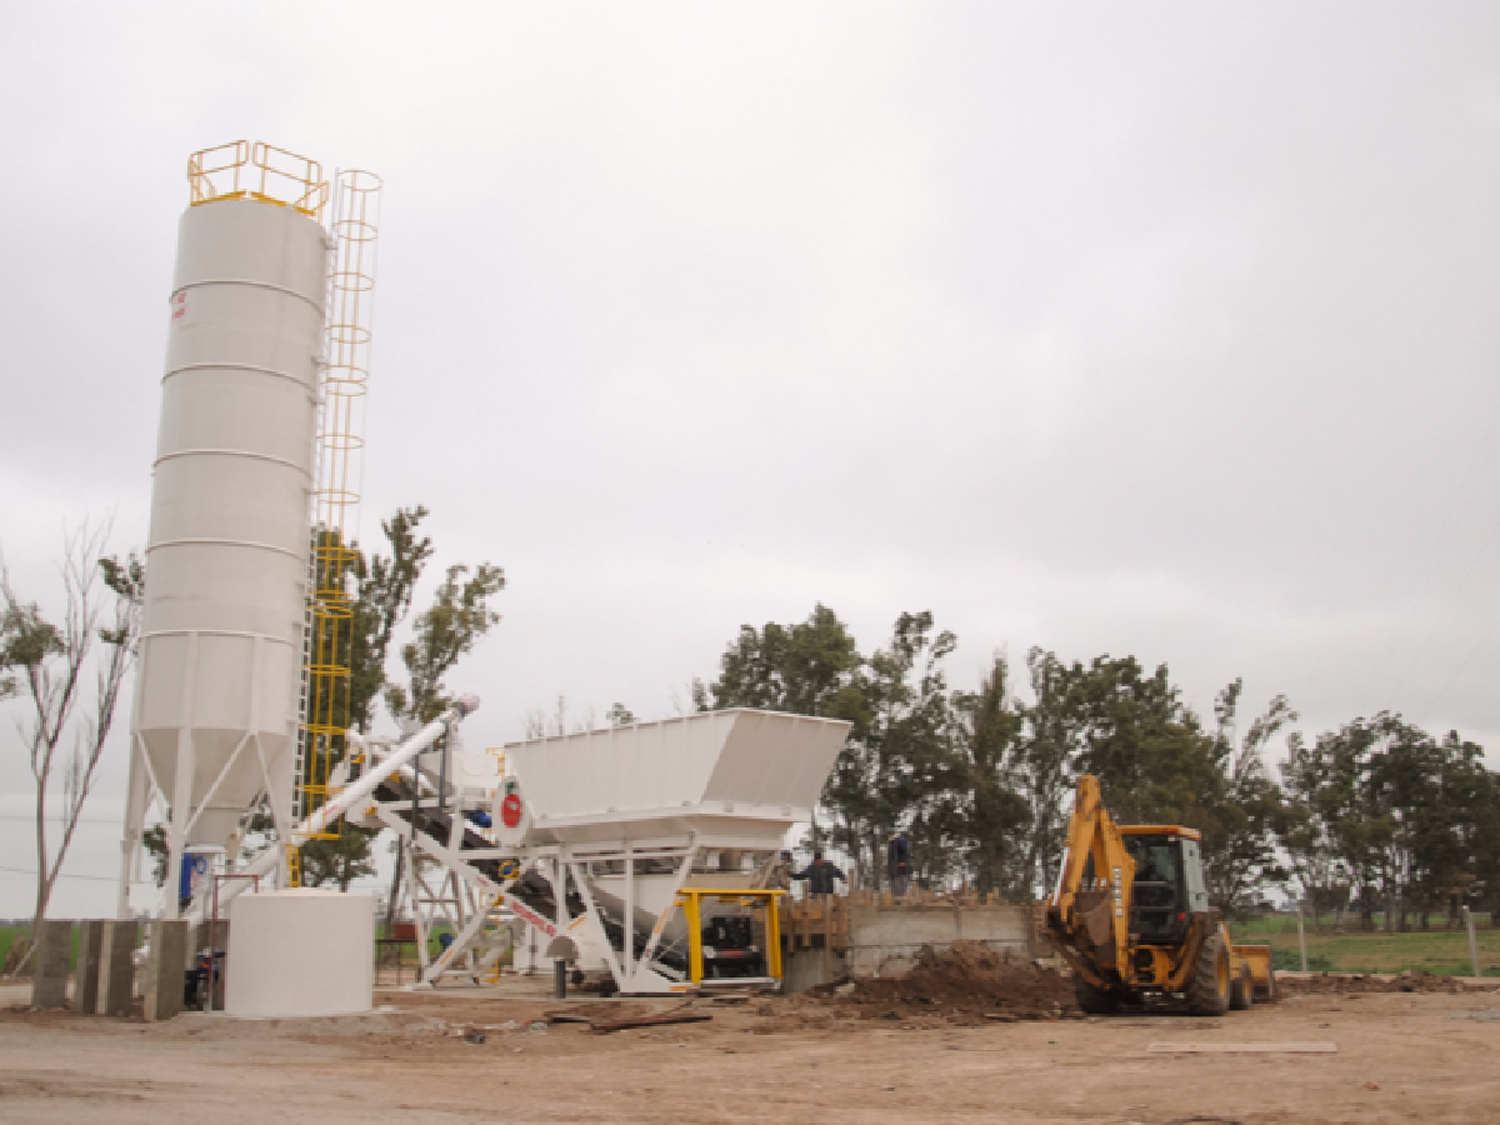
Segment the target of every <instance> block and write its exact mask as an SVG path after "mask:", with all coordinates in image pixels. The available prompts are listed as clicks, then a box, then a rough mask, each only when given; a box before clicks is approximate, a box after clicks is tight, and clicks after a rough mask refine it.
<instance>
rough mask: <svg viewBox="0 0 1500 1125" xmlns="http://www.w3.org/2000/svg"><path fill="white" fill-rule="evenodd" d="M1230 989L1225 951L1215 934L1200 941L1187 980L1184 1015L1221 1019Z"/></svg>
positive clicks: (1219, 938) (1222, 942)
mask: <svg viewBox="0 0 1500 1125" xmlns="http://www.w3.org/2000/svg"><path fill="white" fill-rule="evenodd" d="M1232 985H1233V980H1232V977H1231V975H1230V968H1229V950H1227V949H1225V948H1224V938H1223V936H1222V935H1221V934H1220V933H1218V932H1217V931H1215V932H1214V933H1212V934H1210V935H1209V936H1208V937H1207V938H1206V939H1205V940H1204V942H1203V948H1202V949H1200V950H1199V951H1198V963H1197V964H1196V965H1194V966H1193V975H1192V976H1191V977H1189V978H1188V986H1187V1006H1188V1014H1189V1015H1194V1016H1222V1015H1223V1014H1224V1013H1225V1012H1227V1011H1228V1010H1229V997H1230V993H1231V992H1232V991H1233V988H1232Z"/></svg>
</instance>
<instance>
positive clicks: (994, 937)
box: [847, 903, 1037, 978]
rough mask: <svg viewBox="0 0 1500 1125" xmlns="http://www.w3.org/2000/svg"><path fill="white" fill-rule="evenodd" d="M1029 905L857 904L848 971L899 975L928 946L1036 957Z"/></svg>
mask: <svg viewBox="0 0 1500 1125" xmlns="http://www.w3.org/2000/svg"><path fill="white" fill-rule="evenodd" d="M1034 933H1035V927H1034V926H1033V925H1032V918H1031V908H1030V907H1028V906H951V905H948V904H944V903H923V904H919V905H915V906H900V905H896V906H853V907H851V908H850V911H849V947H848V951H847V971H848V973H849V975H850V976H851V977H856V978H858V977H881V976H899V975H900V974H901V973H904V972H907V971H908V970H909V969H911V967H912V965H914V964H915V963H916V956H917V953H918V951H919V950H920V949H921V948H922V947H923V946H924V945H931V946H933V947H935V948H937V949H945V948H947V947H948V946H950V945H952V944H953V943H954V942H955V941H977V942H980V943H982V944H984V945H987V946H989V947H990V948H991V949H993V950H995V951H996V952H1000V953H1012V954H1014V955H1016V956H1018V957H1034V956H1036V955H1037V953H1036V948H1035V939H1034V936H1033V935H1034Z"/></svg>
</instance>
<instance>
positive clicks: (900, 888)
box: [885, 828, 911, 898]
mask: <svg viewBox="0 0 1500 1125" xmlns="http://www.w3.org/2000/svg"><path fill="white" fill-rule="evenodd" d="M885 865H886V873H887V874H888V875H890V877H891V893H892V894H894V895H895V896H896V897H897V898H905V897H906V892H907V891H908V890H910V889H911V844H910V843H909V842H908V841H907V839H906V834H905V833H904V832H902V831H901V830H900V829H899V828H898V829H897V830H896V831H895V832H892V833H891V838H890V841H889V842H888V843H887V844H886V847H885Z"/></svg>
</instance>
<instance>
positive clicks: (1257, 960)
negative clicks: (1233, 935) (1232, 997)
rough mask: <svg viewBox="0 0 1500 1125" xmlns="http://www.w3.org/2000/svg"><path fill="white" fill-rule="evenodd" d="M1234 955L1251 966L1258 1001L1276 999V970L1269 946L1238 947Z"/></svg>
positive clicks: (1235, 947) (1235, 948)
mask: <svg viewBox="0 0 1500 1125" xmlns="http://www.w3.org/2000/svg"><path fill="white" fill-rule="evenodd" d="M1232 948H1233V955H1234V956H1235V957H1237V958H1238V959H1240V960H1241V961H1243V962H1245V964H1247V965H1249V966H1250V979H1251V981H1252V982H1253V983H1254V985H1255V998H1256V999H1257V1000H1274V999H1276V970H1275V969H1273V968H1271V947H1270V946H1269V945H1236V946H1233V947H1232Z"/></svg>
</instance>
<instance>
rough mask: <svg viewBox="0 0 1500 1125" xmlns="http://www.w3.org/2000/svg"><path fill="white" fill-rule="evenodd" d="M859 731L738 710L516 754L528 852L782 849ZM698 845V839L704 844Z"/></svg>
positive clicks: (518, 746) (529, 745)
mask: <svg viewBox="0 0 1500 1125" xmlns="http://www.w3.org/2000/svg"><path fill="white" fill-rule="evenodd" d="M849 727H850V724H849V723H847V722H844V721H842V720H836V719H814V718H808V717H806V716H801V715H783V714H778V713H775V712H770V711H751V710H747V709H742V708H737V709H733V710H728V711H710V712H706V713H704V714H699V715H690V716H687V717H686V718H681V719H665V720H662V721H660V722H652V723H636V724H633V725H631V726H624V727H612V728H609V729H607V730H596V731H589V732H587V733H584V734H571V735H560V736H557V737H553V738H542V739H535V740H532V741H528V742H518V743H513V744H511V745H509V746H507V747H505V754H506V760H507V762H508V763H509V765H510V769H511V771H512V774H513V776H514V777H515V778H516V780H517V781H518V782H519V785H520V791H521V796H522V798H523V800H524V801H525V803H526V808H527V812H528V813H529V816H530V822H531V829H530V832H529V833H528V842H530V843H534V844H567V845H571V846H574V847H579V846H584V847H587V846H590V845H593V846H600V847H607V846H610V845H612V844H618V843H620V842H628V843H629V845H630V846H631V847H632V848H641V847H653V846H667V847H670V846H675V845H679V844H681V843H682V842H683V841H684V840H685V839H687V838H688V837H690V836H692V837H694V838H695V839H696V841H697V842H698V843H699V844H700V845H702V846H705V847H721V848H746V849H757V850H765V849H773V848H779V847H780V846H781V840H782V837H783V836H784V835H785V833H786V831H787V829H788V828H789V827H790V826H791V825H792V824H794V823H796V822H797V821H804V820H807V819H809V818H810V817H811V815H812V809H813V806H814V805H815V803H816V802H817V800H818V796H819V795H820V794H821V793H822V790H823V783H824V782H825V781H826V780H827V778H828V774H829V772H830V771H831V770H832V769H833V764H834V761H835V760H836V759H837V758H838V755H839V751H840V750H842V749H843V746H844V740H845V739H846V738H847V737H848V734H849ZM694 834H696V836H694Z"/></svg>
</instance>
